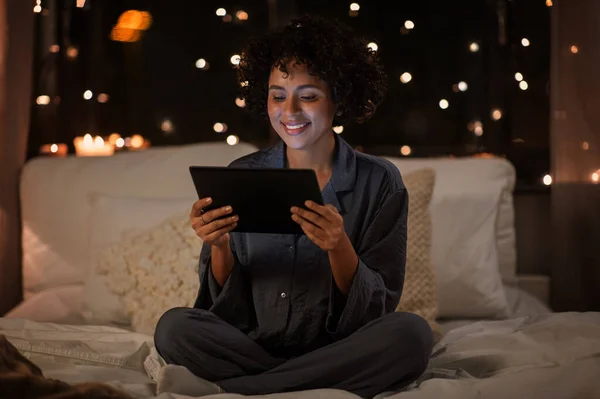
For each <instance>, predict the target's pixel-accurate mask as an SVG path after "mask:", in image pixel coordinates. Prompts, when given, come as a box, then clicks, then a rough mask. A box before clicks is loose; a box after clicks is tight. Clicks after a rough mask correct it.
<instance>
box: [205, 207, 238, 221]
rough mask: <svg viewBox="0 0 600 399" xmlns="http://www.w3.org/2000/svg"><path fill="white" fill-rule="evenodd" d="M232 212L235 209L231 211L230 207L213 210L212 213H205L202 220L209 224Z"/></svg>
mask: <svg viewBox="0 0 600 399" xmlns="http://www.w3.org/2000/svg"><path fill="white" fill-rule="evenodd" d="M231 212H233V209H231V207H230V206H224V207H221V208H218V209H213V210H212V211H208V212H205V213H204V214H203V215H202V218H203V219H204V221H205V222H206V224H209V223H211V222H212V221H213V220H215V219H219V218H222V217H223V216H225V215H228V214H230V213H231Z"/></svg>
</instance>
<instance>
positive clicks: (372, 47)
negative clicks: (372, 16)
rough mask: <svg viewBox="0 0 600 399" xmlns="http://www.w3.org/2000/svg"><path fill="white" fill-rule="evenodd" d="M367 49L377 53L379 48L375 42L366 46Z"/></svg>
mask: <svg viewBox="0 0 600 399" xmlns="http://www.w3.org/2000/svg"><path fill="white" fill-rule="evenodd" d="M367 47H368V48H370V49H371V50H373V51H377V50H378V49H379V46H378V45H377V43H375V42H371V43H369V44H367Z"/></svg>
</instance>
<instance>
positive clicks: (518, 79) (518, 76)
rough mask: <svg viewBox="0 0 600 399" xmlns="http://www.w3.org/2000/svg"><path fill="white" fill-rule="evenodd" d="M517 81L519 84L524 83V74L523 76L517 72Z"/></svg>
mask: <svg viewBox="0 0 600 399" xmlns="http://www.w3.org/2000/svg"><path fill="white" fill-rule="evenodd" d="M515 80H516V81H517V82H520V81H522V80H523V74H522V73H521V72H517V73H515Z"/></svg>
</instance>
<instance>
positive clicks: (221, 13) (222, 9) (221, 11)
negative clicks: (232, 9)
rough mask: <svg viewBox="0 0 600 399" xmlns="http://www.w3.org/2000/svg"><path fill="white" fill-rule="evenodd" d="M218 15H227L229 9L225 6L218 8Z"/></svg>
mask: <svg viewBox="0 0 600 399" xmlns="http://www.w3.org/2000/svg"><path fill="white" fill-rule="evenodd" d="M216 14H217V17H224V16H225V15H227V10H225V9H224V8H217V12H216Z"/></svg>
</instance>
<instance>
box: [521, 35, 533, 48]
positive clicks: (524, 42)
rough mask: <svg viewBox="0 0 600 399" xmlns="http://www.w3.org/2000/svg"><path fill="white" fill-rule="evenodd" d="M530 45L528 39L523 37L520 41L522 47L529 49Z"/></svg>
mask: <svg viewBox="0 0 600 399" xmlns="http://www.w3.org/2000/svg"><path fill="white" fill-rule="evenodd" d="M530 44H531V43H530V42H529V39H527V38H526V37H524V38H523V39H521V45H522V46H523V47H529V45H530Z"/></svg>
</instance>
